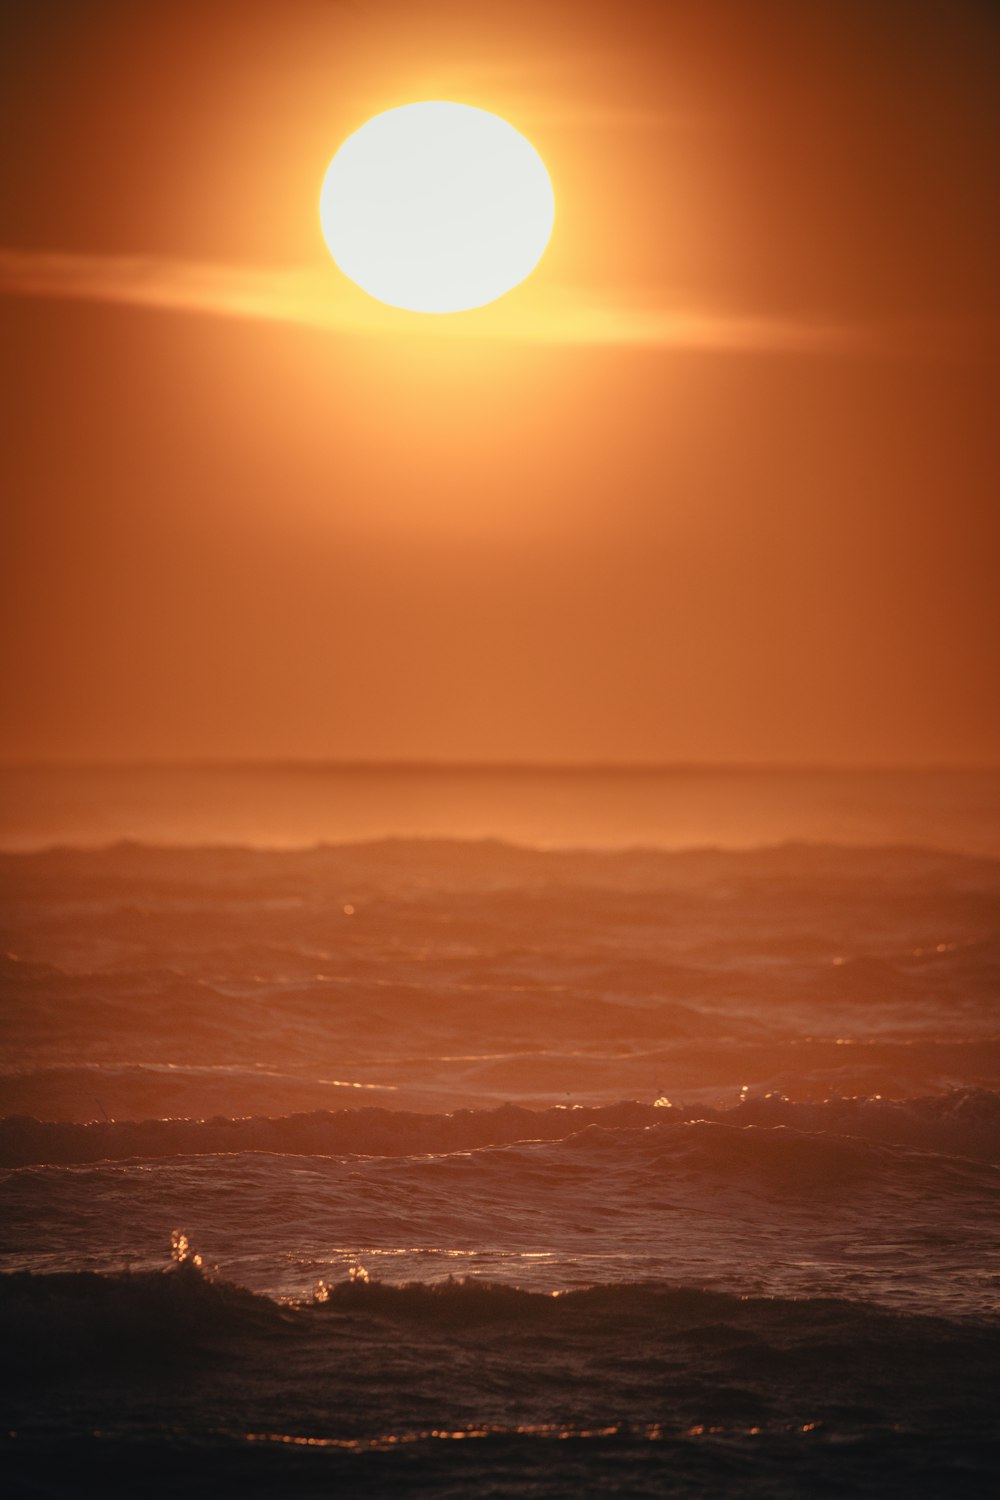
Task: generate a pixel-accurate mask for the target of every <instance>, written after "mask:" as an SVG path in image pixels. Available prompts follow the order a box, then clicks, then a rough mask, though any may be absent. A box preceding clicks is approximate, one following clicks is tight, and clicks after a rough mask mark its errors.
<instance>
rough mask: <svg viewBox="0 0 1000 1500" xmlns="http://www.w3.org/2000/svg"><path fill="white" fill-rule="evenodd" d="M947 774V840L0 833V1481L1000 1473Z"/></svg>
mask: <svg viewBox="0 0 1000 1500" xmlns="http://www.w3.org/2000/svg"><path fill="white" fill-rule="evenodd" d="M907 785H908V786H909V787H910V789H911V791H912V783H907ZM939 790H940V788H939ZM966 791H967V797H966V808H967V811H966V813H963V814H961V815H959V814H958V813H956V814H955V827H956V828H958V827H959V825H960V824H961V823H962V817H966V822H967V824H968V825H969V826H970V827H971V824H972V822H974V819H971V816H967V812H968V807H971V806H972V805H973V804H974V803H975V802H976V798H977V797H978V798H979V803H978V805H979V807H980V813H981V814H982V816H981V818H980V824H979V827H980V833H979V835H978V841H977V838H976V837H973V836H972V835H971V834H969V832H968V828H966V831H965V832H961V831H960V832H959V833H957V834H956V835H955V837H954V838H953V839H952V840H951V841H950V842H949V841H948V840H942V841H939V842H938V843H937V846H936V847H934V846H929V845H927V844H926V843H925V844H924V846H923V847H917V846H916V845H914V844H909V845H907V844H904V843H897V842H895V841H892V840H883V841H882V842H881V843H877V842H871V841H869V840H868V839H866V838H860V839H858V841H857V842H856V843H854V844H852V843H851V842H850V841H849V840H846V839H840V840H836V841H834V842H827V843H821V842H810V843H801V842H800V843H783V844H781V843H779V844H777V845H766V844H765V845H761V846H759V847H744V846H743V841H742V839H741V838H740V837H734V838H733V840H732V841H731V845H730V846H729V847H719V848H715V849H707V848H706V849H683V848H673V847H660V848H647V849H644V850H642V849H634V848H627V847H624V843H625V842H627V841H622V847H608V846H606V847H604V848H591V849H576V850H573V849H567V848H549V849H547V850H543V849H538V848H527V847H517V846H514V845H511V844H505V843H502V842H499V841H496V840H472V839H469V838H462V839H438V840H428V839H401V838H400V839H384V840H376V841H367V842H362V843H358V844H353V845H352V844H345V843H339V844H336V845H332V846H326V847H324V846H318V847H314V848H309V849H301V848H300V849H293V848H274V847H272V848H251V847H236V846H232V847H221V846H220V845H219V844H218V843H215V844H213V843H212V842H211V841H210V840H209V841H208V842H206V843H205V844H204V845H203V846H200V847H199V846H197V845H194V844H192V845H189V846H188V847H184V846H183V845H184V843H185V841H184V840H183V839H180V840H178V843H177V846H175V847H155V846H150V845H143V844H140V843H133V844H118V845H112V846H110V847H105V848H99V847H94V848H87V849H84V848H72V847H62V848H48V849H46V848H43V847H34V848H28V847H27V845H28V844H31V843H32V842H33V841H32V840H22V847H21V849H20V851H19V852H15V851H13V850H10V851H9V852H7V853H6V854H2V855H0V895H2V900H3V916H2V934H0V937H2V941H0V949H2V950H4V951H5V952H6V955H7V956H6V957H5V958H4V960H3V968H2V976H0V977H2V983H3V1002H2V1011H0V1044H2V1073H0V1095H2V1098H0V1114H2V1115H3V1116H4V1117H5V1118H4V1119H3V1120H2V1122H0V1167H2V1169H3V1170H2V1173H0V1176H2V1182H0V1215H2V1218H0V1223H2V1229H0V1236H2V1241H0V1242H2V1250H3V1264H4V1274H3V1275H2V1276H0V1380H2V1400H3V1409H4V1419H3V1422H2V1424H0V1426H2V1436H0V1445H2V1446H3V1448H4V1454H3V1464H4V1472H5V1476H6V1484H5V1488H6V1492H7V1493H12V1494H15V1495H24V1496H28V1495H37V1496H62V1495H67V1496H71V1495H105V1494H120V1495H138V1494H153V1495H168V1494H170V1495H173V1494H177V1493H187V1494H193V1495H205V1496H214V1495H233V1496H242V1495H246V1496H257V1495H285V1494H288V1495H309V1496H312V1495H315V1496H334V1495H348V1496H353V1495H359V1496H360V1495H365V1496H368V1495H371V1496H374V1495H386V1496H388V1495H395V1494H414V1495H416V1494H421V1495H433V1496H469V1495H477V1496H478V1495H484V1496H514V1495H517V1496H522V1495H530V1496H552V1497H557V1496H559V1497H561V1496H569V1495H611V1494H615V1495H625V1496H629V1495H634V1496H646V1495H648V1496H657V1495H676V1496H692V1497H693V1496H706V1497H707V1496H741V1495H746V1496H762V1497H764V1496H775V1497H780V1496H813V1495H816V1496H831V1497H836V1496H849V1495H866V1496H867V1495H870V1496H886V1495H899V1496H904V1495H905V1496H940V1497H942V1500H943V1497H950V1496H963V1495H968V1496H979V1495H983V1496H985V1495H992V1494H993V1493H995V1492H996V1485H997V1480H998V1478H1000V1443H998V1437H1000V1433H998V1421H997V1416H996V1412H997V1398H996V1392H997V1388H998V1375H1000V1340H998V1332H1000V1317H998V1312H1000V1195H998V1191H997V1190H998V1185H1000V1167H998V1163H1000V1023H998V1018H997V980H998V976H1000V862H998V861H997V859H996V858H994V857H993V855H992V852H991V850H990V849H988V848H987V847H986V845H987V843H988V842H989V839H990V838H991V837H992V834H990V833H989V818H988V816H987V814H986V812H984V810H983V809H984V807H985V804H984V803H983V801H982V792H983V788H982V785H980V784H978V783H977V784H975V785H972V784H970V785H969V786H968V787H967V788H966ZM897 792H898V800H905V798H904V792H903V791H901V790H899V788H897ZM630 795H631V794H630ZM795 795H798V793H795ZM906 795H910V793H906ZM949 795H950V796H951V797H952V801H953V802H955V800H956V798H958V801H961V799H960V797H958V793H957V791H956V786H955V785H953V786H952V787H951V791H950V793H949ZM792 801H793V802H794V796H793V797H792ZM956 805H957V804H956ZM244 810H245V809H244ZM106 812H107V809H105V813H106ZM758 812H759V809H758ZM814 813H815V815H816V816H819V813H818V812H817V811H816V808H815V807H814ZM192 816H193V814H192ZM796 816H798V814H796ZM894 816H895V814H894ZM944 816H945V815H944V812H943V811H942V810H941V807H940V806H938V807H937V810H936V811H934V810H933V809H931V810H928V807H927V806H924V808H923V811H922V812H921V811H920V810H919V808H918V810H917V812H914V813H912V816H911V822H919V821H920V819H921V818H923V820H924V823H925V824H926V823H927V822H928V820H930V819H932V818H944ZM963 826H964V825H963ZM786 832H787V830H786ZM8 842H10V841H8ZM13 842H15V843H16V842H17V840H16V839H15V840H14V841H13ZM34 842H35V843H41V844H44V843H45V842H46V840H44V839H42V840H36V841H34ZM597 842H600V841H599V840H598V841H597Z"/></svg>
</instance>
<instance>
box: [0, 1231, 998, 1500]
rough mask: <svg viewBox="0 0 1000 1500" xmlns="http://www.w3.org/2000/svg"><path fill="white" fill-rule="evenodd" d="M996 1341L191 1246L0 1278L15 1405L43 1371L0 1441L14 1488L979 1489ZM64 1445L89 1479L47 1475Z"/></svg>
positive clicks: (961, 1331) (793, 1306)
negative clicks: (49, 1402)
mask: <svg viewBox="0 0 1000 1500" xmlns="http://www.w3.org/2000/svg"><path fill="white" fill-rule="evenodd" d="M998 1332H1000V1329H998V1327H997V1326H996V1325H993V1326H988V1325H984V1324H982V1323H970V1322H967V1321H962V1320H957V1321H955V1320H947V1319H942V1318H928V1317H918V1316H899V1315H896V1314H892V1313H888V1312H885V1311H883V1310H881V1309H877V1308H872V1307H867V1306H864V1305H862V1304H856V1303H851V1302H847V1301H842V1300H836V1299H831V1298H811V1299H804V1300H790V1299H780V1298H779V1299H771V1298H754V1297H745V1296H734V1295H727V1294H723V1293H713V1292H707V1291H704V1290H699V1289H697V1288H691V1287H678V1286H670V1285H664V1284H662V1283H657V1282H651V1283H632V1284H625V1285H598V1286H592V1287H588V1288H586V1289H581V1290H578V1291H570V1292H567V1293H565V1294H562V1295H543V1294H539V1293H531V1292H527V1291H523V1290H518V1289H517V1288H514V1287H510V1286H502V1285H493V1284H490V1283H486V1282H482V1281H475V1280H448V1281H445V1282H438V1283H434V1284H409V1285H400V1286H390V1285H381V1284H379V1283H377V1282H371V1281H366V1280H364V1279H362V1278H359V1277H358V1276H357V1275H356V1276H355V1278H354V1279H348V1280H344V1281H341V1282H338V1283H336V1284H333V1285H331V1286H320V1287H319V1289H318V1292H317V1296H316V1298H314V1299H313V1300H312V1301H310V1302H308V1303H297V1304H292V1305H288V1304H279V1303H277V1302H275V1301H273V1300H271V1299H269V1298H266V1297H262V1296H259V1295H255V1294H253V1293H252V1292H250V1291H248V1290H246V1289H244V1288H242V1287H239V1286H236V1285H234V1284H232V1283H230V1282H228V1281H225V1280H213V1279H210V1278H209V1277H207V1276H206V1275H204V1274H203V1273H202V1272H201V1271H200V1270H199V1269H198V1268H197V1267H196V1266H195V1265H194V1264H193V1262H192V1261H190V1260H188V1261H186V1262H183V1263H181V1264H179V1265H176V1266H174V1267H172V1268H171V1269H170V1270H168V1271H166V1272H147V1273H136V1274H131V1275H128V1274H123V1275H112V1276H107V1275H105V1276H101V1275H95V1274H89V1273H83V1272H81V1273H76V1274H65V1273H63V1274H54V1275H32V1274H23V1275H7V1276H4V1277H2V1278H0V1349H2V1351H3V1352H2V1355H0V1361H2V1369H3V1374H4V1383H5V1386H6V1388H7V1391H8V1393H9V1395H10V1399H11V1401H12V1403H13V1407H14V1409H15V1415H16V1411H17V1408H18V1407H19V1406H21V1405H23V1404H24V1403H25V1402H29V1401H30V1400H31V1397H32V1393H33V1391H34V1390H36V1389H37V1387H38V1385H39V1384H40V1383H41V1384H45V1385H47V1386H49V1387H51V1383H52V1382H53V1381H55V1382H56V1383H57V1387H58V1391H59V1420H58V1423H56V1422H54V1421H53V1420H52V1419H50V1422H49V1423H48V1424H47V1423H46V1421H45V1420H44V1419H43V1420H41V1421H39V1420H38V1419H37V1418H36V1419H35V1421H34V1422H33V1423H32V1424H31V1425H30V1426H29V1427H28V1428H26V1429H25V1430H22V1431H19V1432H18V1433H17V1435H16V1436H11V1435H8V1436H7V1437H6V1438H4V1439H0V1444H2V1447H3V1448H4V1449H5V1450H6V1452H5V1455H4V1456H5V1463H6V1465H7V1467H8V1473H9V1474H10V1475H11V1477H12V1480H13V1483H14V1491H13V1492H14V1493H16V1494H28V1493H32V1494H42V1495H56V1494H60V1493H70V1492H72V1493H83V1492H86V1493H96V1492H97V1491H98V1490H102V1491H103V1492H105V1493H107V1492H112V1493H124V1492H126V1491H127V1489H128V1486H129V1485H130V1484H132V1483H135V1482H137V1481H139V1480H140V1479H141V1484H142V1488H143V1490H144V1492H146V1493H152V1494H156V1495H160V1494H169V1493H171V1492H172V1488H173V1487H174V1486H176V1485H177V1484H178V1483H183V1484H184V1485H185V1486H186V1487H187V1488H188V1489H189V1490H190V1492H191V1493H195V1494H208V1493H215V1492H218V1487H219V1486H222V1492H223V1493H226V1494H236V1493H243V1494H249V1495H257V1494H266V1493H269V1492H280V1488H281V1486H282V1485H292V1486H293V1487H294V1488H295V1490H296V1492H297V1493H306V1494H316V1495H319V1494H322V1493H329V1492H330V1490H329V1488H328V1487H329V1486H338V1485H343V1486H345V1487H346V1492H347V1493H350V1494H361V1495H367V1494H372V1495H374V1494H388V1493H390V1492H395V1493H398V1492H400V1491H402V1492H403V1493H417V1492H421V1491H422V1490H424V1489H425V1488H426V1486H427V1485H428V1484H429V1483H430V1484H433V1485H434V1486H435V1487H440V1488H441V1492H442V1493H452V1492H454V1493H456V1494H458V1493H460V1492H461V1491H462V1488H463V1486H470V1487H474V1488H475V1492H476V1493H483V1494H486V1495H490V1496H500V1495H503V1494H507V1493H510V1486H511V1485H512V1484H516V1485H517V1486H520V1487H524V1489H525V1490H527V1491H530V1493H532V1494H540V1495H545V1496H555V1495H558V1494H560V1493H567V1492H568V1491H567V1489H566V1486H567V1485H572V1483H573V1482H574V1476H575V1479H576V1482H585V1483H589V1484H593V1483H594V1482H595V1476H603V1477H602V1482H605V1481H607V1482H608V1483H611V1482H612V1481H613V1482H614V1483H617V1484H618V1485H619V1486H620V1488H621V1490H622V1491H623V1492H624V1493H628V1494H637V1495H644V1494H650V1495H652V1494H655V1493H668V1494H681V1495H684V1494H692V1495H693V1494H696V1493H700V1492H703V1491H700V1490H699V1486H704V1485H719V1484H723V1483H724V1484H728V1485H730V1486H731V1487H732V1488H733V1491H734V1492H735V1493H747V1494H762V1495H763V1494H764V1493H770V1494H773V1495H776V1496H783V1495H789V1496H791V1495H797V1494H801V1493H803V1488H804V1487H807V1486H809V1485H817V1486H819V1487H820V1489H821V1490H822V1491H823V1492H828V1493H836V1494H847V1493H850V1494H855V1493H857V1494H864V1495H873V1496H874V1495H885V1494H902V1493H908V1494H912V1495H921V1496H924V1495H926V1496H931V1495H944V1494H945V1493H948V1494H958V1495H971V1494H983V1495H985V1494H986V1493H987V1492H988V1486H989V1484H990V1482H991V1476H993V1477H995V1476H996V1474H997V1460H998V1453H997V1448H996V1445H995V1441H994V1437H995V1383H996V1379H997V1376H998V1375H1000V1341H998V1337H997V1335H998ZM116 1393H117V1395H116ZM47 1425H48V1426H49V1427H51V1429H52V1430H51V1431H47V1430H46V1428H47ZM67 1427H71V1428H72V1429H73V1436H72V1437H67V1436H66V1435H65V1431H66V1428H67ZM74 1461H75V1462H77V1463H80V1464H82V1465H83V1472H85V1473H86V1474H87V1476H88V1481H87V1482H88V1484H89V1485H90V1486H91V1488H87V1489H86V1490H85V1491H82V1490H80V1489H73V1490H72V1491H70V1490H60V1487H59V1486H60V1485H61V1484H65V1483H66V1482H68V1477H69V1476H71V1475H72V1472H73V1471H72V1469H71V1468H70V1467H69V1466H70V1465H71V1464H72V1463H73V1462H74ZM581 1463H583V1464H584V1465H585V1469H581V1468H580V1467H579V1466H580V1464H581ZM584 1473H586V1474H587V1475H589V1476H590V1478H589V1479H588V1480H586V1481H584V1480H583V1478H582V1476H583V1474H584ZM734 1473H735V1474H738V1475H739V1476H740V1482H739V1484H738V1485H732V1480H733V1476H734ZM269 1487H277V1488H276V1489H272V1490H269ZM466 1492H467V1493H471V1492H472V1489H471V1488H470V1489H467V1490H466Z"/></svg>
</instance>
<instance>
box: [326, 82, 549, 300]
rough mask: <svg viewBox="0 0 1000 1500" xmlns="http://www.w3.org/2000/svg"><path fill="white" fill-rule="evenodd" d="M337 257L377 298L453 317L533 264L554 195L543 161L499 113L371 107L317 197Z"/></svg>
mask: <svg viewBox="0 0 1000 1500" xmlns="http://www.w3.org/2000/svg"><path fill="white" fill-rule="evenodd" d="M319 215H320V223H321V225H322V228H323V237H324V239H325V240H326V243H327V246H328V247H329V250H330V254H331V255H332V256H333V258H334V260H335V261H336V263H337V265H338V266H339V267H340V269H341V270H342V271H343V272H344V275H345V276H348V277H350V279H351V281H353V282H355V283H356V284H357V285H358V286H360V287H362V288H363V290H364V291H366V292H368V294H369V295H370V296H372V297H375V298H376V299H377V300H378V301H379V302H386V303H388V304H389V306H390V307H401V308H406V309H408V310H409V311H412V312H422V313H454V312H464V311H466V310H468V309H469V308H473V307H483V306H485V304H486V303H488V302H495V301H496V299H497V298H498V297H502V296H503V295H504V294H505V293H506V292H509V291H510V290H511V289H512V288H513V287H515V286H517V285H518V283H519V282H521V281H523V280H524V278H525V277H526V276H528V275H530V273H531V272H532V271H533V270H534V268H535V266H536V265H537V264H538V262H539V260H540V259H541V257H542V254H543V252H544V250H545V247H546V245H547V244H548V242H549V237H550V235H551V233H552V224H553V220H554V217H555V199H554V197H553V194H552V183H551V181H550V180H549V174H548V172H547V171H546V168H545V163H544V162H543V161H542V159H541V157H540V156H539V154H538V152H537V151H536V150H535V148H534V146H532V144H531V142H530V141H527V140H525V138H524V136H523V135H521V134H520V132H519V131H517V130H515V129H514V127H513V125H509V124H508V123H507V121H506V120H502V119H501V118H500V116H499V115H494V114H491V113H490V112H489V111H488V110H485V109H475V108H473V106H472V105H469V104H453V103H450V102H448V101H445V100H434V101H432V102H428V103H423V104H404V105H402V106H400V108H398V109H390V110H386V112H385V113H384V114H381V115H375V116H374V118H373V119H371V120H369V121H368V123H367V124H366V125H362V127H361V129H360V130H357V131H355V133H354V135H352V136H349V137H348V139H347V140H346V141H345V142H344V144H343V145H342V146H341V148H340V150H339V151H338V152H337V154H336V156H335V157H334V158H333V160H332V162H331V163H330V165H329V167H328V168H327V172H326V176H325V178H324V179H323V188H322V192H321V193H320V204H319Z"/></svg>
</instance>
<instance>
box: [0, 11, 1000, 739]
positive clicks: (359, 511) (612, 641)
mask: <svg viewBox="0 0 1000 1500" xmlns="http://www.w3.org/2000/svg"><path fill="white" fill-rule="evenodd" d="M998 64H1000V9H998V8H997V7H996V6H995V5H993V4H991V3H988V0H982V3H974V0H938V3H921V0H899V3H893V0H864V3H859V4H853V3H851V0H830V3H829V4H824V3H822V0H813V3H810V4H804V3H802V0H788V3H777V0H758V3H755V4H753V5H751V4H748V3H746V0H704V3H700V4H698V5H695V4H692V3H691V0H682V3H670V0H659V3H653V0H647V3H644V4H635V3H630V0H616V3H614V4H611V3H608V0H602V3H600V4H597V3H593V4H589V5H588V4H587V3H585V0H584V3H580V0H577V3H574V4H561V3H551V4H550V3H545V0H535V3H530V4H528V3H525V4H520V3H507V0H495V3H491V0H480V3H470V0H462V3H458V0H453V3H445V0H427V3H420V0H406V3H399V0H372V3H364V0H355V3H350V4H348V3H344V4H337V3H333V0H324V3H319V0H286V3H283V4H282V5H280V6H279V5H275V4H273V3H266V4H265V3H263V0H238V3H237V0H232V3H228V0H199V3H197V4H183V3H181V4H179V3H177V0H169V3H160V0H143V3H142V4H141V5H137V4H135V3H119V0H88V3H87V4H81V3H78V0H72V3H70V0H66V3H58V0H46V3H45V4H40V3H38V0H5V4H4V6H3V8H2V11H0V70H2V75H3V76H2V79H0V100H2V103H0V115H2V121H0V123H2V131H0V152H2V158H3V191H2V197H0V219H2V224H0V316H2V320H3V326H2V331H0V341H2V342H0V347H2V350H3V368H4V394H3V409H4V414H5V418H6V421H5V428H6V435H5V439H4V448H3V476H4V492H5V496H6V501H5V506H4V518H3V534H2V538H0V545H2V559H3V561H2V569H3V600H4V603H3V611H4V622H3V663H2V682H0V692H2V701H3V704H4V715H3V717H4V724H3V738H2V741H0V755H2V756H3V757H4V758H6V759H8V760H11V759H26V758H34V757H41V758H69V757H82V758H89V759H93V758H102V759H103V758H111V759H128V758H154V759H161V758H162V759H172V758H213V757H225V758H234V757H241V756H248V757H282V758H296V757H310V758H312V757H323V758H327V757H329V758H341V757H346V758H351V759H354V758H363V757H369V756H371V757H376V758H389V759H410V758H424V757H433V758H443V759H484V760H489V759H500V760H512V759H513V760H536V759H541V760H560V761H562V760H568V761H591V760H640V761H675V760H695V761H700V760H708V761H742V762H745V761H754V762H779V763H780V762H802V761H824V762H831V763H891V762H900V763H907V764H925V763H932V762H952V763H973V762H976V763H984V762H990V763H996V762H997V761H1000V693H998V692H997V689H996V684H997V682H998V681H1000V606H998V592H1000V591H998V587H997V578H998V573H1000V546H998V542H1000V521H998V502H997V498H996V497H997V492H998V484H997V480H998V472H997V470H998V465H997V461H996V460H997V439H996V429H997V417H996V392H997V388H996V378H995V377H996V362H995V352H996V343H995V338H996V332H997V327H998V313H1000V307H998V303H1000V293H998V278H997V273H996V266H997V265H998V264H1000V234H998V209H997V193H996V183H997V181H998V180H1000V161H998V156H1000V149H998V148H1000V116H998V107H997V104H996V102H995V93H996V78H997V76H998ZM425 98H432V99H433V98H452V99H458V100H462V101H465V102H468V103H472V104H478V105H481V106H483V107H486V108H490V109H493V110H495V111H496V112H498V113H500V114H502V115H504V116H505V117H507V118H508V119H510V120H511V121H512V123H514V124H515V125H517V126H518V128H519V129H521V130H523V131H524V133H525V134H526V135H528V136H529V138H530V139H531V140H532V141H533V143H534V144H535V145H536V147H537V148H538V150H539V151H540V152H541V154H542V156H543V158H544V159H545V161H546V162H547V164H548V166H549V170H550V173H551V176H552V179H553V184H554V188H555V194H556V202H557V218H556V229H555V234H554V237H553V240H552V244H551V246H550V249H549V251H548V253H547V255H546V257H545V259H544V260H543V262H542V264H541V266H540V267H539V268H538V270H537V271H536V273H535V274H534V276H533V277H532V278H531V279H530V280H529V282H528V283H526V284H525V286H524V287H522V288H520V289H518V290H517V291H515V292H514V293H512V294H511V295H510V296H509V297H508V298H507V299H504V301H503V302H501V303H499V304H497V305H496V306H495V307H494V308H492V309H487V310H485V311H484V312H482V313H471V314H460V315H457V317H456V318H454V319H443V320H436V319H433V318H431V319H427V318H421V317H420V316H419V315H407V314H392V313H389V314H385V313H380V312H379V311H378V309H377V308H376V307H375V306H374V304H372V305H371V306H367V305H366V302H365V299H364V298H363V296H362V295H361V294H360V293H355V292H354V291H353V290H352V289H351V288H350V287H349V286H348V284H347V283H346V282H344V280H343V278H342V277H341V276H340V274H339V273H338V272H337V270H336V268H335V267H334V266H333V264H332V262H331V261H330V259H329V257H328V255H327V252H326V249H325V246H324V244H323V241H322V237H321V234H320V229H319V222H318V213H317V201H318V194H319V187H320V183H321V180H322V176H323V173H324V170H325V167H326V165H327V163H328V161H329V159H330V157H331V156H332V155H333V153H334V151H335V150H336V148H337V147H338V145H339V144H340V142H341V141H342V140H343V139H344V137H345V136H346V135H348V134H349V133H350V132H351V131H352V130H354V129H356V128H357V127H358V126H359V125H360V124H362V123H363V121H364V120H365V119H367V118H368V117H370V116H371V115H372V114H375V113H377V112H379V111H380V110H382V109H386V108H389V107H392V106H393V105H396V104H400V103H406V102H409V101H412V100H415V99H425Z"/></svg>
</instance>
